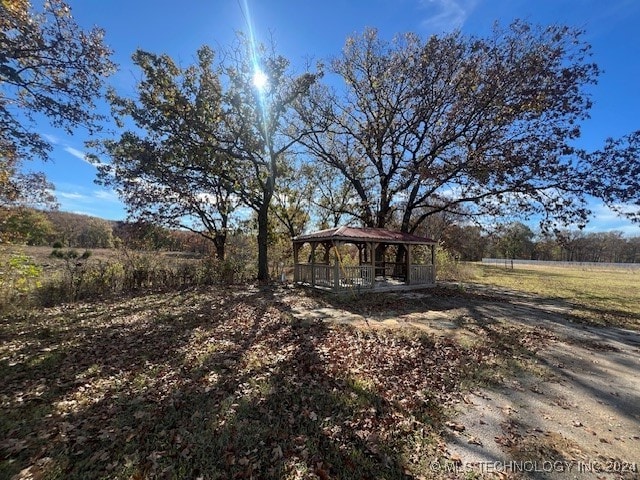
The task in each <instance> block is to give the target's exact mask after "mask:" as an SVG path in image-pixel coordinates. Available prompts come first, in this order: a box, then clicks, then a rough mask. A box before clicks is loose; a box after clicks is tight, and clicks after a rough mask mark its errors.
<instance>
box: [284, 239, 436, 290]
mask: <svg viewBox="0 0 640 480" xmlns="http://www.w3.org/2000/svg"><path fill="white" fill-rule="evenodd" d="M305 245H309V246H310V250H309V249H307V250H306V251H305V254H306V253H307V252H308V256H307V258H306V260H307V261H306V262H303V261H301V258H300V257H301V254H302V253H303V247H304V246H305ZM435 246H436V242H435V241H434V240H432V239H430V238H425V237H419V236H417V235H411V234H409V233H401V232H393V231H390V230H385V229H382V228H355V227H346V226H343V227H337V228H330V229H327V230H320V231H317V232H313V233H309V234H304V235H299V236H297V237H295V238H294V239H293V260H294V274H293V276H294V283H296V284H299V285H305V286H309V287H312V288H317V289H320V290H326V291H331V292H334V293H339V292H348V291H355V292H365V291H376V292H379V291H393V290H413V289H417V288H425V287H429V286H433V285H435V278H436V272H435ZM332 251H333V255H331V253H332ZM356 251H357V252H356ZM332 257H333V258H332ZM332 260H333V263H332Z"/></svg>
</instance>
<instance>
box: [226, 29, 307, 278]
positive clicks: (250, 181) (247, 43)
mask: <svg viewBox="0 0 640 480" xmlns="http://www.w3.org/2000/svg"><path fill="white" fill-rule="evenodd" d="M241 40H243V41H241V42H240V44H239V45H237V46H236V48H234V49H233V50H231V51H229V52H227V61H226V62H225V64H224V65H223V71H224V75H225V78H226V80H227V85H228V88H227V90H226V92H225V94H224V96H223V100H224V113H223V115H222V117H221V123H222V127H223V128H221V129H219V130H218V131H217V132H216V136H217V138H218V141H219V142H220V144H221V145H222V146H223V150H224V151H225V152H226V153H227V154H228V155H229V156H231V157H232V158H233V159H234V160H235V161H236V164H235V168H234V169H233V170H230V171H229V179H230V180H234V182H233V183H234V185H235V186H236V187H237V194H238V195H239V197H240V198H241V200H242V202H243V203H244V204H245V205H246V206H248V207H249V208H251V209H252V210H253V211H254V212H255V214H256V219H257V225H258V236H257V237H258V238H257V240H258V279H259V280H267V279H268V278H269V263H268V243H269V238H268V237H269V210H270V208H271V204H272V200H273V197H274V195H275V193H276V190H277V186H278V182H279V180H280V177H281V172H282V171H283V170H284V169H285V168H286V162H287V161H288V160H289V159H291V158H294V157H295V154H296V153H297V149H298V147H299V142H300V140H301V139H302V138H303V137H304V136H305V135H306V134H307V133H308V129H307V128H306V126H305V125H303V124H302V122H300V121H299V118H298V114H297V112H298V111H299V105H300V103H301V101H302V100H304V99H305V98H306V96H307V95H308V93H309V91H310V88H311V87H312V85H313V84H315V83H316V81H317V79H318V77H319V75H320V74H318V73H309V72H305V73H303V74H301V75H296V74H294V73H292V72H291V70H290V62H289V61H288V60H287V59H286V58H284V57H282V56H281V55H278V54H277V53H276V52H275V51H274V49H273V48H271V49H267V48H265V47H264V46H262V45H255V44H254V42H253V41H252V40H251V39H248V38H247V39H245V38H243V37H241ZM311 128H313V127H311Z"/></svg>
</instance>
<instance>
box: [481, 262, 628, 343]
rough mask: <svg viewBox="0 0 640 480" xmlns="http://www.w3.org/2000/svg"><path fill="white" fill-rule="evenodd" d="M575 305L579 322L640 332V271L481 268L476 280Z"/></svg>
mask: <svg viewBox="0 0 640 480" xmlns="http://www.w3.org/2000/svg"><path fill="white" fill-rule="evenodd" d="M473 281H474V282H476V283H482V284H487V285H493V286H498V287H503V288H508V289H511V290H517V291H520V292H524V293H527V294H532V295H537V296H540V297H544V298H551V299H558V300H562V301H566V302H568V303H569V304H570V305H572V306H574V311H573V312H572V313H573V315H574V316H575V319H576V320H579V321H584V322H588V323H592V324H595V325H612V326H621V327H625V328H631V329H634V330H640V302H639V301H638V299H640V271H639V270H628V269H611V270H605V269H600V268H591V269H589V268H580V267H576V268H570V267H549V266H544V267H530V266H526V267H516V268H515V269H513V270H512V269H508V268H503V267H496V266H488V265H478V266H477V273H476V276H475V278H474V280H473Z"/></svg>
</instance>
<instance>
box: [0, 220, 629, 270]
mask: <svg viewBox="0 0 640 480" xmlns="http://www.w3.org/2000/svg"><path fill="white" fill-rule="evenodd" d="M0 225H2V230H1V231H0V242H1V243H5V244H13V245H29V246H48V247H54V248H70V249H76V248H80V249H97V248H106V249H131V250H135V251H147V252H148V251H167V252H184V253H190V254H194V255H196V256H197V257H206V256H216V253H217V252H216V248H215V245H214V244H213V243H212V242H210V241H208V240H207V239H205V238H203V237H202V236H201V235H198V234H197V233H194V232H190V231H188V230H176V229H169V228H166V227H161V226H158V225H155V224H152V223H148V222H143V221H138V222H126V221H110V220H104V219H101V218H97V217H92V216H88V215H81V214H75V213H70V212H61V211H56V210H48V211H40V210H35V209H29V208H14V209H0ZM253 229H254V227H252V226H251V225H245V226H242V227H241V228H238V229H236V230H234V231H231V232H230V233H229V239H228V241H229V243H230V244H231V245H232V246H233V248H232V251H238V250H239V249H240V248H245V249H246V248H247V247H249V248H250V249H255V245H254V243H255V236H254V235H252V233H251V231H252V230H253ZM430 230H431V231H432V232H434V233H435V234H436V235H435V238H434V239H435V240H436V241H437V242H438V243H439V245H440V246H441V248H444V249H445V250H446V251H447V252H449V254H450V255H451V256H452V258H454V259H457V260H459V261H479V260H481V259H482V258H483V257H493V258H511V259H526V260H551V261H569V262H606V263H640V236H633V237H628V236H625V235H624V234H623V233H622V232H620V231H611V232H590V233H585V232H583V231H581V230H558V231H556V232H554V233H544V232H534V231H533V230H532V229H531V228H530V227H528V226H527V225H525V224H523V223H520V222H513V223H510V224H506V225H503V226H502V227H501V228H500V229H498V230H496V231H494V232H492V233H487V232H485V231H484V230H483V229H482V228H480V227H478V226H473V225H466V226H464V225H457V224H452V223H449V222H446V221H443V219H440V221H439V222H438V224H432V225H430ZM283 238H284V239H285V241H284V242H283V241H281V240H282V239H283ZM287 240H288V237H287V236H286V235H284V234H283V232H272V233H271V234H270V237H269V248H270V249H271V251H272V252H273V255H272V259H271V261H270V264H269V271H270V273H271V274H273V273H274V272H275V271H277V270H278V268H281V267H280V266H279V265H277V264H278V263H279V262H284V263H286V264H287V265H289V264H290V263H291V261H292V255H293V253H292V245H291V243H290V242H288V241H287ZM245 258H249V259H250V261H251V262H253V261H255V258H251V257H245Z"/></svg>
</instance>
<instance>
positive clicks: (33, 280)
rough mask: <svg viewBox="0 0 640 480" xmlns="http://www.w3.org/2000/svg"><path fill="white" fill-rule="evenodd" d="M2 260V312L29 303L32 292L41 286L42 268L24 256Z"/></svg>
mask: <svg viewBox="0 0 640 480" xmlns="http://www.w3.org/2000/svg"><path fill="white" fill-rule="evenodd" d="M1 258H2V261H1V262H0V311H4V310H7V309H9V308H12V307H17V306H22V305H24V304H27V303H28V302H29V296H30V294H31V292H32V291H33V290H34V289H35V288H37V287H39V286H40V277H41V275H42V267H41V266H40V265H37V264H36V263H35V262H34V260H33V258H31V257H29V256H28V255H24V254H13V255H10V256H8V257H4V256H2V257H1Z"/></svg>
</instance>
